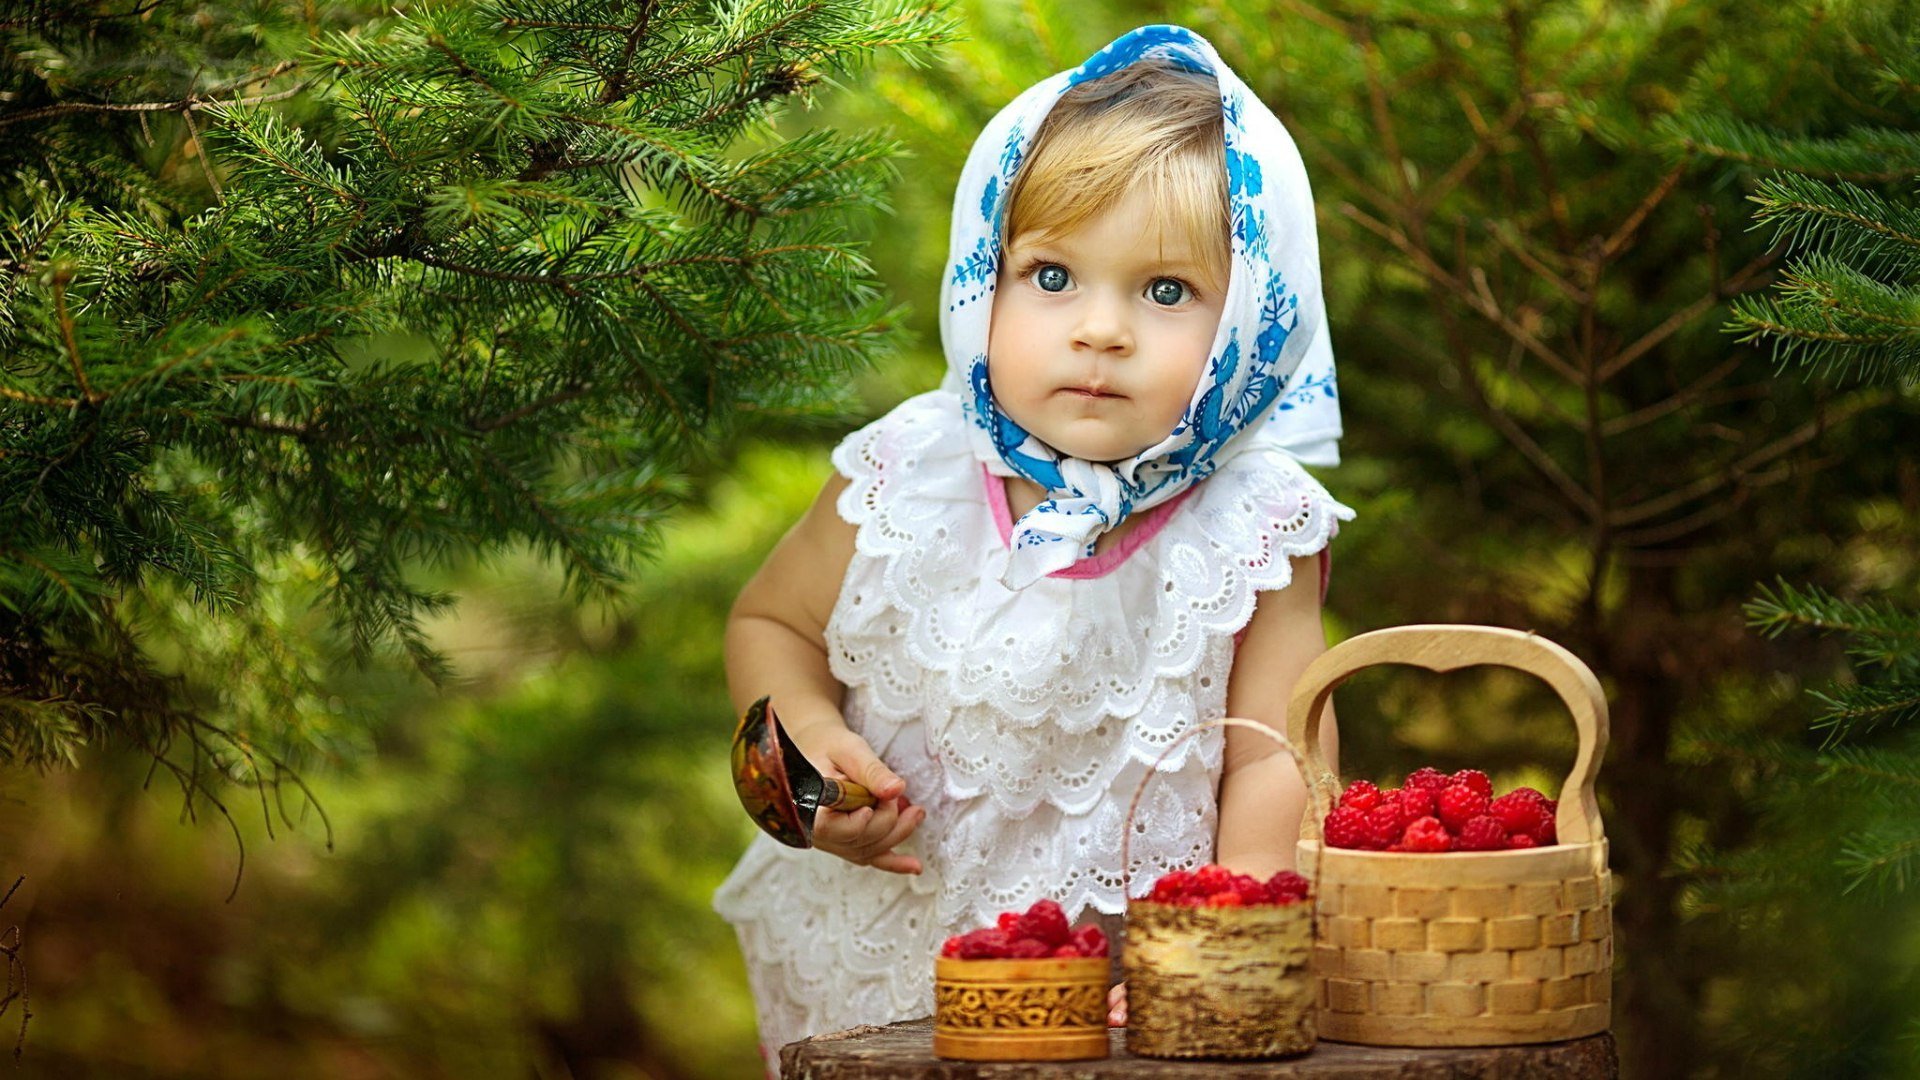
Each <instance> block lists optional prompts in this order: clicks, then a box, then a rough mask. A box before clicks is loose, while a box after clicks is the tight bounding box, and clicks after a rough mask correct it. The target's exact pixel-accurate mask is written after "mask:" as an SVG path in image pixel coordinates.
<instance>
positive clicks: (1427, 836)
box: [1401, 817, 1453, 851]
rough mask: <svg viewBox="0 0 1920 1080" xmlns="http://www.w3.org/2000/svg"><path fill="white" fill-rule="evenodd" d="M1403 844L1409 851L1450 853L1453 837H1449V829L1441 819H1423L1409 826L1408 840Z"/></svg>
mask: <svg viewBox="0 0 1920 1080" xmlns="http://www.w3.org/2000/svg"><path fill="white" fill-rule="evenodd" d="M1401 843H1402V844H1404V845H1405V846H1406V849H1407V850H1408V851H1450V850H1452V848H1453V837H1451V836H1448V835H1447V827H1446V826H1445V825H1442V824H1440V819H1439V818H1430V817H1423V818H1421V819H1420V820H1419V821H1416V822H1414V823H1413V824H1411V825H1409V826H1407V835H1406V839H1404V840H1402V841H1401Z"/></svg>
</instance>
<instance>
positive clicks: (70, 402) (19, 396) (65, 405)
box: [0, 386, 80, 409]
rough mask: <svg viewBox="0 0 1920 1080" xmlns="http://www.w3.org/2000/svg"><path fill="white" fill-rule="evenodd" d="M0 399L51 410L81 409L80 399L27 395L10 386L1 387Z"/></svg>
mask: <svg viewBox="0 0 1920 1080" xmlns="http://www.w3.org/2000/svg"><path fill="white" fill-rule="evenodd" d="M0 397H6V398H12V399H13V400H15V401H21V402H25V403H26V404H28V405H42V406H45V407H46V408H49V409H76V408H79V407H80V399H79V398H49V397H40V396H38V395H35V394H25V393H21V392H20V391H18V390H15V389H13V388H12V387H8V386H0Z"/></svg>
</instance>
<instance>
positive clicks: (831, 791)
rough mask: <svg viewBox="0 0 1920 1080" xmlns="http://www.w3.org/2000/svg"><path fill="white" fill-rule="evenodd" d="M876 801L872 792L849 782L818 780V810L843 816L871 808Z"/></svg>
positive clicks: (823, 778)
mask: <svg viewBox="0 0 1920 1080" xmlns="http://www.w3.org/2000/svg"><path fill="white" fill-rule="evenodd" d="M878 801H879V800H877V799H875V798H874V797H873V792H871V791H868V790H867V789H866V788H864V787H861V786H860V785H859V784H856V783H854V782H853V781H851V780H829V779H827V778H825V777H822V778H821V779H820V808H821V809H823V810H838V811H840V812H841V813H843V814H845V813H851V812H852V811H855V810H858V809H860V808H861V807H863V806H872V805H873V804H874V803H876V802H878Z"/></svg>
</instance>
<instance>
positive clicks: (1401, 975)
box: [1287, 625, 1613, 1046]
mask: <svg viewBox="0 0 1920 1080" xmlns="http://www.w3.org/2000/svg"><path fill="white" fill-rule="evenodd" d="M1376 664H1414V665H1418V666H1420V667H1425V668H1430V669H1432V670H1434V671H1452V670H1454V669H1456V668H1462V667H1468V666H1471V665H1475V664H1495V665H1500V666H1504V667H1511V668H1516V669H1518V670H1521V671H1525V672H1528V673H1530V674H1532V675H1535V676H1538V677H1539V678H1540V679H1542V680H1544V681H1545V682H1546V683H1547V684H1548V685H1549V686H1551V687H1553V689H1554V691H1555V692H1556V693H1558V694H1559V695H1560V699H1561V700H1562V701H1563V702H1565V703H1566V705H1567V708H1568V710H1569V711H1570V712H1571V713H1572V714H1573V721H1574V726H1575V728H1576V729H1577V730H1578V732H1579V751H1578V753H1577V755H1576V756H1575V758H1574V763H1573V769H1572V771H1571V772H1570V773H1569V774H1568V776H1567V780H1566V783H1565V784H1564V785H1562V787H1561V789H1560V807H1559V813H1558V816H1557V818H1556V820H1555V828H1556V830H1557V833H1558V837H1559V841H1560V842H1559V843H1558V844H1556V845H1553V846H1550V847H1543V848H1534V849H1530V850H1518V851H1495V852H1451V853H1446V854H1415V853H1403V852H1382V851H1355V850H1349V849H1346V848H1334V847H1325V846H1324V845H1322V843H1321V842H1320V836H1321V834H1320V827H1321V822H1322V821H1323V820H1324V818H1325V816H1326V815H1327V813H1328V812H1329V811H1330V810H1331V809H1332V807H1333V803H1334V799H1335V797H1336V796H1337V795H1338V793H1339V791H1340V780H1339V778H1338V777H1337V776H1335V775H1334V774H1333V773H1332V772H1331V771H1329V770H1328V769H1327V768H1326V765H1325V761H1324V759H1323V758H1322V757H1321V755H1320V751H1319V747H1320V719H1321V716H1322V714H1323V713H1324V711H1325V708H1326V703H1327V700H1328V699H1329V698H1330V697H1331V695H1332V693H1333V691H1334V688H1335V687H1337V686H1339V685H1340V684H1341V683H1342V682H1344V681H1346V680H1347V679H1348V678H1349V677H1351V676H1352V675H1353V674H1354V673H1355V672H1358V671H1360V670H1361V669H1363V668H1367V667H1372V666H1373V665H1376ZM1287 733H1288V736H1289V738H1290V739H1291V741H1292V742H1293V744H1294V746H1296V747H1298V748H1300V751H1301V753H1302V755H1303V756H1304V758H1305V760H1306V763H1307V765H1306V769H1307V771H1306V772H1305V775H1307V776H1310V777H1313V778H1315V782H1314V783H1313V785H1312V798H1311V800H1310V803H1309V812H1308V814H1307V819H1306V820H1305V821H1304V822H1302V823H1301V829H1300V836H1301V839H1300V856H1299V865H1300V866H1301V867H1302V868H1303V870H1305V869H1309V868H1315V867H1316V866H1317V872H1316V873H1315V874H1314V875H1313V876H1314V892H1315V901H1316V903H1317V905H1318V906H1317V913H1318V925H1317V926H1316V934H1315V941H1314V956H1313V968H1314V973H1315V975H1317V976H1318V977H1319V980H1320V1017H1319V1019H1320V1023H1319V1027H1320V1036H1321V1037H1322V1038H1326V1039H1332V1040H1335V1041H1339V1042H1352V1043H1364V1044H1368V1045H1373V1046H1504V1045H1511V1044H1517V1043H1534V1042H1552V1041H1556V1040H1560V1039H1574V1038H1581V1037H1584V1036H1587V1035H1593V1034H1597V1033H1599V1032H1602V1031H1605V1030H1606V1029H1607V1027H1608V1024H1609V1023H1610V1021H1611V1017H1612V997H1613V980H1612V974H1611V972H1612V967H1613V922H1612V892H1611V880H1610V878H1609V875H1608V872H1607V841H1606V836H1605V834H1604V833H1603V831H1602V829H1601V823H1600V811H1599V804H1598V803H1597V802H1596V801H1595V799H1594V792H1593V782H1594V777H1595V774H1596V773H1598V771H1599V768H1600V759H1601V757H1602V756H1603V755H1604V754H1605V753H1606V747H1607V703H1606V698H1605V696H1604V695H1603V694H1602V692H1601V689H1600V683H1599V681H1598V680H1597V679H1595V678H1594V676H1593V672H1592V671H1591V670H1589V669H1588V668H1587V666H1586V665H1585V664H1583V663H1581V661H1580V659H1579V658H1578V657H1576V656H1574V655H1573V654H1572V653H1570V652H1568V651H1567V650H1566V649H1564V648H1562V647H1560V646H1559V645H1556V644H1554V643H1553V642H1551V641H1548V640H1546V639H1545V638H1542V637H1538V636H1536V635H1534V634H1529V633H1522V632H1520V631H1518V630H1508V629H1504V628H1500V627H1493V626H1465V625H1424V626H1399V627H1392V628H1390V629H1386V630H1376V631H1374V632H1372V633H1367V634H1361V635H1360V636H1358V637H1354V638H1350V639H1348V640H1347V641H1344V642H1342V643H1340V644H1339V645H1337V646H1335V647H1333V648H1332V649H1329V650H1327V651H1326V652H1325V653H1323V654H1321V655H1320V656H1319V657H1317V658H1316V659H1315V660H1314V662H1313V663H1312V664H1309V665H1308V666H1307V669H1306V671H1304V672H1302V673H1301V676H1300V680H1299V681H1298V682H1297V683H1296V684H1295V686H1294V693H1293V699H1292V703H1291V705H1290V707H1289V709H1288V714H1287Z"/></svg>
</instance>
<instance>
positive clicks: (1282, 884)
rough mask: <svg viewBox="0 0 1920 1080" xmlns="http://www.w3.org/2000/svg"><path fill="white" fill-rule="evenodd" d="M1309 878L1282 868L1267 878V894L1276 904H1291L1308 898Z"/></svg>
mask: <svg viewBox="0 0 1920 1080" xmlns="http://www.w3.org/2000/svg"><path fill="white" fill-rule="evenodd" d="M1307 887H1308V886H1307V879H1306V878H1303V877H1301V876H1300V875H1299V874H1296V873H1294V872H1293V871H1291V870H1282V871H1280V872H1279V873H1277V874H1275V875H1273V876H1272V877H1270V878H1268V879H1267V895H1268V896H1271V897H1273V902H1274V903H1276V904H1291V903H1295V902H1297V901H1300V900H1305V899H1306V898H1307Z"/></svg>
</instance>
